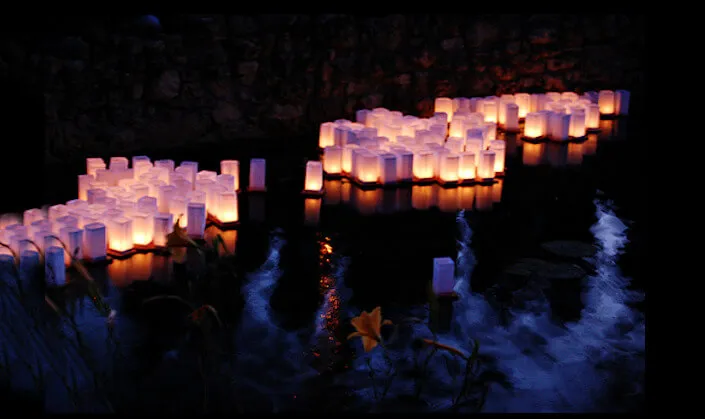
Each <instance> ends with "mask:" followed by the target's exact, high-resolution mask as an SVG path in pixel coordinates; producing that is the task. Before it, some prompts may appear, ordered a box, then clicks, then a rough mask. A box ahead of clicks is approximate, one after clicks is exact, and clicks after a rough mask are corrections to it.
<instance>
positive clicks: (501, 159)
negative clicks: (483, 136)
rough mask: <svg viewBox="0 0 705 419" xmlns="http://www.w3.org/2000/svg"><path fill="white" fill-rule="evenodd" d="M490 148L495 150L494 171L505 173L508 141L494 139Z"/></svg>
mask: <svg viewBox="0 0 705 419" xmlns="http://www.w3.org/2000/svg"><path fill="white" fill-rule="evenodd" d="M489 150H491V151H494V153H495V159H494V171H495V172H496V173H504V165H505V161H506V155H507V142H506V141H503V140H494V141H490V143H489Z"/></svg>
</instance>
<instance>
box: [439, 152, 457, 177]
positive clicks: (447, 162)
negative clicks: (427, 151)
mask: <svg viewBox="0 0 705 419" xmlns="http://www.w3.org/2000/svg"><path fill="white" fill-rule="evenodd" d="M459 165H460V156H459V155H457V154H453V153H448V154H445V155H443V156H442V157H441V160H440V170H439V176H438V178H439V180H441V181H442V182H457V181H458V170H459Z"/></svg>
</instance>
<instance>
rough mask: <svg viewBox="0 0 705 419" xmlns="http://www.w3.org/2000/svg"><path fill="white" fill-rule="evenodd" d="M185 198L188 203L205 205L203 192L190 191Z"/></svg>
mask: <svg viewBox="0 0 705 419" xmlns="http://www.w3.org/2000/svg"><path fill="white" fill-rule="evenodd" d="M186 197H187V198H188V200H189V201H190V202H200V203H202V204H205V203H206V193H205V192H204V191H196V190H194V191H191V192H189V193H188V194H187V195H186Z"/></svg>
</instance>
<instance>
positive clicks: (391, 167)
mask: <svg viewBox="0 0 705 419" xmlns="http://www.w3.org/2000/svg"><path fill="white" fill-rule="evenodd" d="M379 166H380V171H379V181H380V183H382V184H383V185H390V184H393V183H396V182H397V173H398V170H397V156H396V154H394V153H383V154H380V155H379Z"/></svg>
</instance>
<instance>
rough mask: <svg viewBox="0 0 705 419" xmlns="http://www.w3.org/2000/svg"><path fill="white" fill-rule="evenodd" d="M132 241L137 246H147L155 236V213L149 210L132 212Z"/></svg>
mask: <svg viewBox="0 0 705 419" xmlns="http://www.w3.org/2000/svg"><path fill="white" fill-rule="evenodd" d="M131 218H132V241H133V243H134V244H135V245H137V246H147V245H148V244H150V243H151V242H152V239H153V238H154V215H153V214H151V213H148V212H136V213H134V214H132V217H131Z"/></svg>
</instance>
